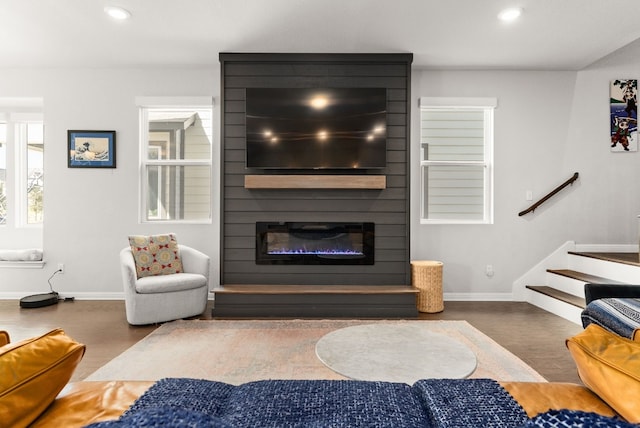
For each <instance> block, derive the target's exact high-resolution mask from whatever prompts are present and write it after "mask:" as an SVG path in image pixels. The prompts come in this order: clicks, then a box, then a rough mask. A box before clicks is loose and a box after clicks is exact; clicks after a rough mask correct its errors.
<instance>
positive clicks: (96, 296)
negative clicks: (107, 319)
mask: <svg viewBox="0 0 640 428" xmlns="http://www.w3.org/2000/svg"><path fill="white" fill-rule="evenodd" d="M43 293H45V292H43V291H33V292H29V291H25V292H20V293H18V292H15V291H12V292H0V300H20V299H22V298H23V297H25V296H30V295H32V294H43ZM58 294H60V298H61V299H64V298H65V297H67V298H68V297H73V298H74V299H75V300H124V292H117V293H104V292H100V293H86V292H85V293H83V292H78V293H75V292H71V291H70V292H66V291H58ZM209 300H214V299H213V293H209Z"/></svg>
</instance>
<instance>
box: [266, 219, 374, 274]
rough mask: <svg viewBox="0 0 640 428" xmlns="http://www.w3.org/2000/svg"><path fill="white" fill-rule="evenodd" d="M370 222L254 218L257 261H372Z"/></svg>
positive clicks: (275, 262) (286, 262)
mask: <svg viewBox="0 0 640 428" xmlns="http://www.w3.org/2000/svg"><path fill="white" fill-rule="evenodd" d="M374 229H375V227H374V224H373V223H338V222H330V223H326V222H325V223H319V222H257V223H256V264H297V265H318V264H323V265H372V264H374Z"/></svg>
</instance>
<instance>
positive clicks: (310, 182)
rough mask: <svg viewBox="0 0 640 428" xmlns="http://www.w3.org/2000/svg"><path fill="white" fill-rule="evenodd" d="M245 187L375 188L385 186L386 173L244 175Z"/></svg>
mask: <svg viewBox="0 0 640 428" xmlns="http://www.w3.org/2000/svg"><path fill="white" fill-rule="evenodd" d="M244 187H245V188H246V189H375V190H381V189H385V188H386V187H387V177H386V175H245V176H244Z"/></svg>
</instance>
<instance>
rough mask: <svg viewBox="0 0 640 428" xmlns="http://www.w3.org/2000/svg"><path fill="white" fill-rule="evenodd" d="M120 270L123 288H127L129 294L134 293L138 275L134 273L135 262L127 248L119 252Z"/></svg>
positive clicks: (129, 249)
mask: <svg viewBox="0 0 640 428" xmlns="http://www.w3.org/2000/svg"><path fill="white" fill-rule="evenodd" d="M120 270H121V272H122V280H123V281H124V284H125V287H126V288H128V289H129V291H130V292H133V293H135V289H136V280H137V279H138V274H137V273H136V262H135V260H134V258H133V253H132V252H131V248H129V247H126V248H123V249H122V250H121V251H120Z"/></svg>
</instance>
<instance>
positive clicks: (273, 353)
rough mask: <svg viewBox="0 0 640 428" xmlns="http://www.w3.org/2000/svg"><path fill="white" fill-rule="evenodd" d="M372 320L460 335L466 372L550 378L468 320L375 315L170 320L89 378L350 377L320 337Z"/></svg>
mask: <svg viewBox="0 0 640 428" xmlns="http://www.w3.org/2000/svg"><path fill="white" fill-rule="evenodd" d="M375 323H385V324H389V323H411V324H412V325H419V326H420V327H421V328H424V329H426V330H428V331H431V332H435V333H440V334H444V335H447V336H449V337H451V338H454V339H456V340H458V341H460V342H461V343H463V344H465V345H466V346H468V347H469V348H470V349H471V350H472V351H473V352H474V353H475V354H476V356H477V360H478V364H477V368H476V370H475V371H474V372H473V373H472V374H471V375H470V376H469V378H491V379H496V380H503V381H525V382H527V381H529V382H544V381H545V379H544V378H543V377H542V376H541V375H540V374H539V373H537V372H536V371H535V370H533V369H532V368H531V367H529V366H528V365H526V364H525V363H524V362H523V361H522V360H520V359H519V358H517V357H516V356H515V355H513V354H512V353H510V352H509V351H507V350H506V349H505V348H503V347H502V346H500V345H499V344H497V343H496V342H495V341H493V340H492V339H491V338H489V337H488V336H486V335H484V334H483V333H481V332H480V331H479V330H477V329H476V328H474V327H473V326H471V325H470V324H469V323H467V322H466V321H372V320H285V321H283V320H259V321H244V320H238V321H236V320H234V321H231V320H213V321H206V320H195V321H173V322H169V323H166V324H163V325H161V326H160V327H159V328H158V329H156V330H155V331H154V332H152V333H151V334H149V335H148V336H147V337H145V338H144V339H142V340H141V341H140V342H138V343H136V344H135V345H133V346H132V347H131V348H129V349H128V350H126V351H125V352H123V353H122V354H120V355H119V356H117V357H116V358H114V359H113V360H111V361H110V362H109V363H107V364H106V365H104V366H103V367H101V368H100V369H98V370H97V371H95V372H94V373H92V374H91V375H90V376H89V377H87V378H86V379H85V380H159V379H162V378H165V377H189V378H197V379H209V380H216V381H220V382H226V383H230V384H235V385H238V384H241V383H244V382H250V381H255V380H261V379H346V378H345V377H344V376H341V375H340V374H338V373H336V372H334V371H332V370H331V369H329V368H328V367H326V366H325V365H324V364H323V363H322V362H321V361H320V360H319V359H318V358H317V356H316V353H315V346H316V342H317V341H318V340H319V339H320V338H322V337H323V336H324V335H325V334H327V333H329V332H332V331H334V330H337V329H340V328H344V327H349V326H355V325H364V324H375Z"/></svg>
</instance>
